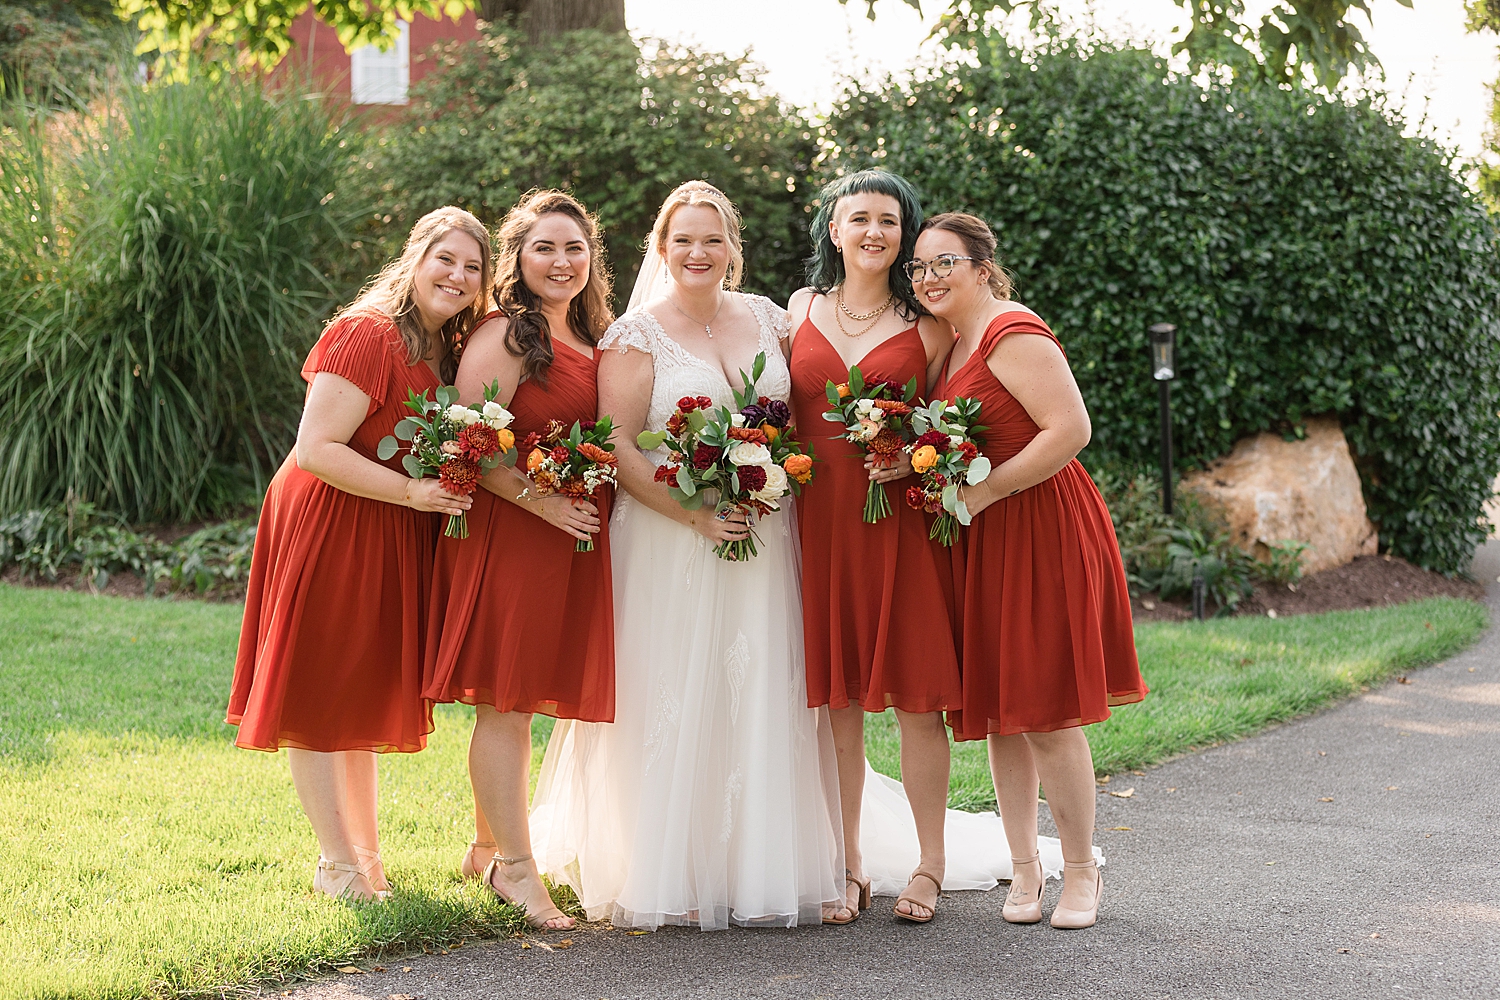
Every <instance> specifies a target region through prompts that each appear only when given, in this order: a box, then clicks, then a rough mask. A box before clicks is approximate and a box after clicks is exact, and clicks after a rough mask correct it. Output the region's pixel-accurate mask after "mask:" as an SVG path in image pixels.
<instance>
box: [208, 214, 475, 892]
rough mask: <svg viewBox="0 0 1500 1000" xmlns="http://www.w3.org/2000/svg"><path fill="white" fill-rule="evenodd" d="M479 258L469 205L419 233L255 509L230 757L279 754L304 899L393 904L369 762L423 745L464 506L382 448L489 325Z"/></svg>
mask: <svg viewBox="0 0 1500 1000" xmlns="http://www.w3.org/2000/svg"><path fill="white" fill-rule="evenodd" d="M489 257H490V241H489V234H488V233H486V232H485V229H484V226H483V225H481V224H480V222H479V220H478V219H476V218H474V217H473V216H472V215H470V214H469V213H468V212H464V211H461V210H460V209H457V208H440V209H438V210H437V211H435V212H432V213H430V214H428V215H426V216H423V217H422V219H421V220H420V221H418V222H417V224H416V226H415V227H414V228H413V229H412V231H411V235H410V236H408V237H407V240H406V247H405V249H404V250H403V251H402V253H401V256H400V257H399V258H397V259H396V260H394V261H392V262H391V263H390V264H388V265H387V266H386V268H385V270H383V271H381V272H380V274H379V276H378V277H376V278H375V280H374V281H372V282H371V283H370V284H369V285H368V286H367V287H366V288H365V289H364V291H363V292H361V293H360V295H359V297H358V298H357V299H356V300H355V302H354V304H353V305H351V306H349V308H347V309H345V310H344V311H343V312H341V313H339V315H338V316H336V317H334V319H333V320H332V321H331V322H330V323H329V324H328V326H327V327H326V328H325V329H324V330H323V335H322V336H321V337H320V338H319V339H318V342H317V344H316V345H314V347H313V349H312V353H311V354H309V355H308V358H307V362H306V363H305V364H304V365H303V366H302V377H303V378H304V379H306V380H307V381H308V382H309V383H310V385H309V387H308V390H307V401H306V403H305V405H304V407H303V411H302V425H301V427H300V428H299V429H298V431H297V446H296V448H295V450H293V452H292V453H291V454H290V455H288V456H287V459H286V461H285V462H283V463H282V466H281V469H280V471H278V472H277V473H276V476H275V478H274V479H272V480H271V486H270V488H269V489H268V490H267V491H266V500H265V504H264V506H262V507H261V512H260V527H259V528H258V529H257V531H256V535H255V554H254V557H253V559H252V562H251V567H250V585H249V592H248V593H247V594H246V598H245V621H244V626H243V628H242V629H241V630H240V646H239V656H238V658H237V659H236V661H235V665H234V682H233V687H232V689H231V692H230V696H229V711H228V714H227V721H228V722H229V723H230V724H232V725H237V726H239V734H238V736H237V737H236V739H235V744H236V745H237V746H242V747H247V748H251V749H256V750H272V751H274V750H277V749H279V748H281V747H286V748H287V761H288V763H289V765H290V768H291V772H292V784H293V785H294V786H295V787H296V789H297V796H298V798H299V799H301V801H302V808H303V810H304V811H305V812H306V813H307V818H308V819H309V820H311V822H312V826H313V831H314V832H315V833H316V834H317V837H318V846H319V848H320V849H321V851H322V856H321V857H320V858H319V859H318V865H317V869H316V871H315V872H314V875H313V888H314V889H317V890H320V891H322V892H325V893H327V894H328V895H330V896H336V897H337V896H346V897H350V898H355V899H372V898H384V897H386V896H388V895H390V886H389V885H388V883H387V882H386V879H385V870H384V868H383V866H382V865H381V863H380V841H379V837H378V835H377V832H376V767H375V754H376V753H382V752H389V751H397V752H401V753H412V752H415V751H417V750H421V749H422V748H423V747H424V746H425V745H426V743H427V734H428V733H429V732H431V731H432V708H431V706H430V705H428V704H426V703H425V702H424V701H423V700H422V697H421V672H422V648H423V641H424V631H425V625H426V609H427V592H428V588H429V583H430V580H431V576H432V556H433V545H434V538H435V537H436V521H435V519H434V518H433V517H432V513H434V512H435V513H440V514H454V513H458V512H460V511H463V510H465V509H467V508H468V506H469V500H468V499H467V498H465V497H457V496H453V495H452V494H449V493H446V492H444V491H443V490H442V489H441V488H440V487H439V485H438V483H437V481H436V480H434V479H421V480H416V479H411V478H409V477H408V476H407V475H406V473H405V472H402V471H400V463H399V462H398V461H395V460H393V461H389V462H382V461H379V460H378V459H377V458H376V454H375V449H376V446H377V445H378V444H379V442H380V439H381V438H382V437H385V436H386V435H387V434H389V433H391V430H392V428H394V427H395V425H396V422H397V421H398V420H400V419H401V418H402V417H403V416H405V415H406V414H407V412H408V411H407V409H406V407H405V405H404V404H405V403H406V397H407V393H408V392H409V391H416V392H418V393H425V392H427V391H429V390H432V389H435V388H437V387H438V386H439V385H440V384H442V383H443V382H444V381H446V380H447V378H448V377H451V375H452V372H453V365H454V361H453V345H454V344H455V343H457V342H458V341H459V340H460V339H461V338H462V337H463V335H464V334H465V333H467V332H468V331H469V330H471V329H472V328H473V327H474V325H475V324H476V323H477V322H478V321H479V319H480V317H481V316H483V315H484V301H485V299H486V298H487V297H488V292H489V273H490V260H489Z"/></svg>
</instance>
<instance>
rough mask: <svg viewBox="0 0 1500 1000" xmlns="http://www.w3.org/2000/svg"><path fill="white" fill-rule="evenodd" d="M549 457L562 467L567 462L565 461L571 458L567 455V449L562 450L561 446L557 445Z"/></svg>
mask: <svg viewBox="0 0 1500 1000" xmlns="http://www.w3.org/2000/svg"><path fill="white" fill-rule="evenodd" d="M549 457H550V458H551V459H552V461H554V462H556V463H557V464H558V465H562V464H564V463H565V462H567V460H568V459H569V457H571V456H570V455H569V454H568V449H566V448H564V447H563V446H562V445H558V446H557V447H556V448H553V449H552V454H551V455H550V456H549Z"/></svg>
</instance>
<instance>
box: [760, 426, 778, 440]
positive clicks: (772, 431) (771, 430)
mask: <svg viewBox="0 0 1500 1000" xmlns="http://www.w3.org/2000/svg"><path fill="white" fill-rule="evenodd" d="M761 430H763V431H765V434H766V442H767V443H768V444H769V443H770V442H772V441H775V440H776V439H777V438H779V437H781V428H780V427H777V426H775V425H774V424H766V425H765V426H764V427H762V428H761Z"/></svg>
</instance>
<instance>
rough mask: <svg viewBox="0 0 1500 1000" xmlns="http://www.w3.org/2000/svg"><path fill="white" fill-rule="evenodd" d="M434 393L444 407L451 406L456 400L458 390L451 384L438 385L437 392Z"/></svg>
mask: <svg viewBox="0 0 1500 1000" xmlns="http://www.w3.org/2000/svg"><path fill="white" fill-rule="evenodd" d="M434 395H435V396H437V401H438V403H439V404H441V405H442V406H444V407H449V406H452V405H453V404H454V403H456V402H458V390H457V389H456V388H454V387H453V386H451V385H440V386H438V387H437V392H435V393H434Z"/></svg>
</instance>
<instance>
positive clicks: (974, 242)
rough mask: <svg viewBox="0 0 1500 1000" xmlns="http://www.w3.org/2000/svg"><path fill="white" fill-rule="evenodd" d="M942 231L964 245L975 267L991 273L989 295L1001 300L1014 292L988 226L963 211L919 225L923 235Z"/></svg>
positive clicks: (944, 214)
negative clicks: (933, 230)
mask: <svg viewBox="0 0 1500 1000" xmlns="http://www.w3.org/2000/svg"><path fill="white" fill-rule="evenodd" d="M929 229H941V230H942V231H943V232H945V233H952V234H953V235H954V236H957V237H958V238H959V239H960V240H962V241H963V244H964V252H965V253H966V254H967V255H968V256H970V257H973V258H974V266H975V267H981V266H987V267H988V268H989V270H990V294H992V295H994V296H995V298H997V299H1000V300H1001V301H1004V300H1006V299H1009V298H1010V295H1011V292H1013V291H1015V288H1016V284H1015V281H1014V280H1013V279H1012V278H1011V275H1010V272H1009V271H1007V270H1006V269H1005V268H1003V267H1001V266H1000V264H999V262H997V261H996V260H995V247H996V246H998V245H999V243H998V241H997V240H996V239H995V234H994V232H993V231H992V230H991V229H990V227H989V225H988V224H987V223H986V222H985V221H984V220H983V219H981V218H979V217H978V216H977V215H969V214H968V213H966V212H944V213H943V214H942V215H934V216H933V217H932V218H930V219H928V220H927V221H926V222H924V223H922V230H921V231H922V232H924V233H925V232H927V230H929Z"/></svg>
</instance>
